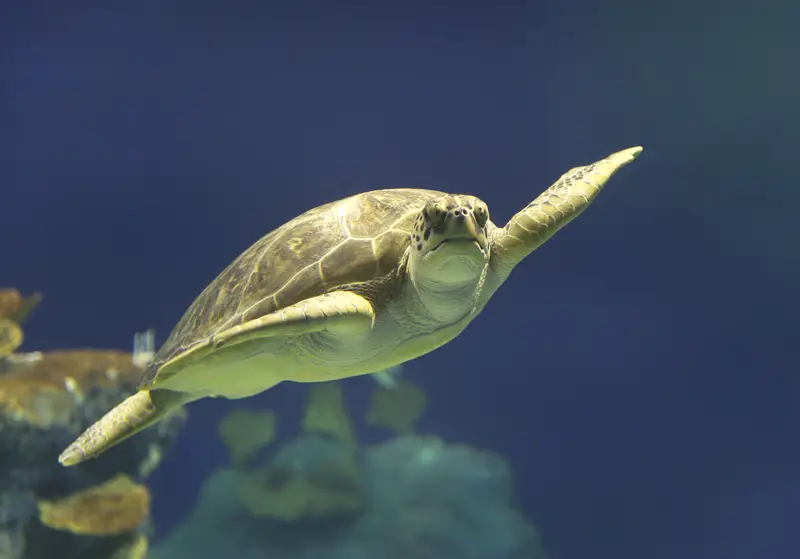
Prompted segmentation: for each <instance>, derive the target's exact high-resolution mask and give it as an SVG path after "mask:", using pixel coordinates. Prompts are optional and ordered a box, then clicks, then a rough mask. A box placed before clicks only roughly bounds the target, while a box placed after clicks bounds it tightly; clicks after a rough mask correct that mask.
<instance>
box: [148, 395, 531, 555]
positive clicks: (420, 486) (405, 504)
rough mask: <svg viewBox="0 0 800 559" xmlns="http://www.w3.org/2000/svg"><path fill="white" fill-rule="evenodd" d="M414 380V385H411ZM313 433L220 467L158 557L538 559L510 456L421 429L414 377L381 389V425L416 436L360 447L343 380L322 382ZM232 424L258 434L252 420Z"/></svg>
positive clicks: (230, 439)
mask: <svg viewBox="0 0 800 559" xmlns="http://www.w3.org/2000/svg"><path fill="white" fill-rule="evenodd" d="M401 386H403V388H401ZM310 388H311V389H310V391H309V398H308V404H307V406H306V408H305V417H304V418H303V420H302V422H301V431H302V432H301V433H300V435H299V436H297V437H295V438H293V439H290V440H289V441H288V442H285V443H283V444H281V445H279V446H278V448H277V449H275V450H274V452H273V454H272V455H271V456H270V457H269V458H268V459H267V460H266V462H265V463H264V464H263V465H262V466H259V467H254V468H249V467H247V466H246V465H243V464H244V461H240V462H239V463H238V464H235V465H234V466H235V467H233V468H226V469H223V470H218V471H216V472H214V473H213V474H212V475H211V476H210V477H209V478H208V479H207V480H206V482H205V485H204V487H203V490H202V493H201V496H200V499H199V502H198V504H197V506H196V508H195V510H194V511H193V513H192V514H191V516H190V517H189V518H188V519H186V520H185V521H184V522H183V524H181V525H180V526H179V527H178V528H177V529H176V530H174V531H173V533H172V534H170V535H169V536H168V537H167V539H166V540H165V541H164V542H163V543H161V544H160V545H157V546H155V548H154V549H153V550H152V552H151V559H190V558H191V559H211V558H214V559H216V558H219V557H237V558H238V559H256V558H263V557H270V558H271V559H377V558H380V559H538V558H541V557H544V555H543V553H542V550H541V546H540V543H539V537H538V535H537V533H536V531H535V529H534V528H533V527H532V526H531V525H530V524H529V523H528V522H527V521H526V520H525V518H524V517H523V516H522V515H521V513H520V512H519V511H517V510H516V509H515V508H514V506H513V493H514V488H513V480H512V474H511V471H510V468H509V466H508V464H507V463H506V462H505V461H504V460H503V459H502V458H501V457H499V456H497V455H495V454H493V453H491V452H486V451H481V450H476V449H473V448H469V447H467V446H464V445H452V444H447V443H445V442H444V441H442V440H441V439H439V438H436V437H425V436H420V435H414V434H413V431H414V428H415V425H416V423H417V421H418V420H419V418H420V417H421V415H422V412H423V410H424V407H425V401H426V398H425V395H424V392H423V391H422V389H420V388H419V387H417V386H416V385H413V384H412V383H410V382H408V381H405V380H404V381H401V382H398V383H397V384H396V385H395V387H394V388H389V387H387V386H380V387H377V388H376V390H375V394H373V398H372V400H371V408H370V412H369V414H370V416H371V418H372V422H373V423H375V424H380V425H384V426H387V427H389V428H390V429H395V430H397V431H398V432H403V433H406V434H407V435H406V436H401V437H399V438H395V439H393V440H390V441H388V442H385V443H382V444H378V445H373V446H358V444H357V441H356V440H355V435H354V430H353V428H352V422H351V420H350V417H349V415H348V413H347V410H346V409H345V407H344V400H343V396H342V392H341V383H327V384H323V385H315V386H312V387H310ZM248 413H249V415H243V414H241V412H233V414H237V415H236V418H235V421H234V420H233V419H229V418H226V419H223V423H225V422H230V423H228V425H233V424H234V423H235V424H236V429H229V430H228V431H227V438H226V439H225V442H226V444H229V445H231V444H233V445H236V444H237V443H236V442H235V440H236V438H237V434H238V435H239V436H241V437H243V438H248V437H249V435H248V434H247V433H248V426H247V424H246V419H247V418H248V417H249V418H251V419H253V420H258V419H257V418H258V415H257V414H254V413H252V412H248Z"/></svg>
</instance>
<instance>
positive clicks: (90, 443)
mask: <svg viewBox="0 0 800 559" xmlns="http://www.w3.org/2000/svg"><path fill="white" fill-rule="evenodd" d="M194 399H195V398H194V397H193V396H191V395H189V394H184V393H182V392H175V391H172V390H163V389H154V390H140V391H139V392H137V393H136V394H134V395H133V396H131V397H129V398H127V399H126V400H124V401H123V402H122V403H121V404H119V405H118V406H116V407H115V408H113V409H112V410H111V411H109V412H108V413H107V414H106V415H104V416H103V417H102V418H101V419H100V420H99V421H97V422H96V423H95V424H94V425H92V426H91V427H89V428H88V429H86V431H84V432H83V433H82V434H81V435H80V436H79V437H78V438H77V439H76V440H75V442H73V443H72V444H71V445H69V446H68V447H67V448H66V450H64V452H62V453H61V456H59V457H58V461H59V462H60V463H61V465H63V466H74V465H76V464H80V463H81V462H83V461H85V460H88V459H89V458H95V457H97V456H99V455H100V454H102V453H103V452H105V451H106V450H108V449H109V448H111V447H112V446H115V445H117V444H119V443H121V442H122V441H124V440H125V439H127V438H128V437H130V436H131V435H134V434H136V433H138V432H139V431H142V430H143V429H146V428H147V427H150V426H151V425H153V424H154V423H157V422H159V421H161V420H162V419H164V418H165V417H167V416H168V415H169V414H170V413H171V412H173V411H175V410H176V409H177V408H179V407H180V406H181V405H183V404H185V403H187V402H190V401H192V400H194Z"/></svg>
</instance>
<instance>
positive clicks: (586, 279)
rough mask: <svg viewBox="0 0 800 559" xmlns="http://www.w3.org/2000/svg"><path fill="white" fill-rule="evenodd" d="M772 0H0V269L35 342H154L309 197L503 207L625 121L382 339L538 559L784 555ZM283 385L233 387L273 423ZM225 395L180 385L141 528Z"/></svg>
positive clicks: (180, 490) (788, 348) (511, 207)
mask: <svg viewBox="0 0 800 559" xmlns="http://www.w3.org/2000/svg"><path fill="white" fill-rule="evenodd" d="M768 4H769V5H768ZM768 4H762V5H761V6H760V7H755V6H754V7H750V6H748V5H747V3H745V2H741V1H738V0H735V1H734V2H733V3H728V4H726V5H725V7H724V9H723V7H722V6H717V5H716V4H714V3H698V2H688V1H687V0H677V1H676V2H671V3H662V4H656V5H653V4H650V3H642V2H637V3H633V2H616V3H605V4H598V3H596V2H588V1H582V0H570V1H565V2H558V3H556V2H537V3H527V4H523V3H516V4H512V3H499V4H488V3H483V4H477V3H474V4H473V3H466V4H465V3H458V4H456V3H452V5H447V3H438V4H437V5H436V6H435V7H431V5H428V4H423V3H402V4H398V5H395V6H388V5H387V6H372V7H370V8H368V9H367V8H364V7H362V8H353V7H345V6H338V7H335V8H334V7H333V4H328V3H323V2H316V3H315V2H305V3H303V2H301V3H292V4H291V7H289V4H286V5H281V4H278V3H256V2H238V3H229V4H225V5H223V4H222V3H212V2H205V1H201V2H193V3H190V2H170V3H155V2H153V3H145V5H144V6H133V5H132V4H129V5H122V4H108V3H101V2H95V3H83V4H81V7H71V6H55V5H52V4H49V3H45V2H26V3H24V5H18V4H17V3H6V4H3V5H2V6H0V50H1V51H2V52H3V53H4V55H3V56H2V57H0V76H2V88H0V148H2V149H0V193H1V195H0V215H2V219H0V238H1V239H3V240H4V241H3V256H2V259H1V260H0V283H1V284H5V285H9V286H15V287H18V288H20V289H22V290H23V291H25V292H31V291H34V290H41V291H42V292H43V293H44V294H45V301H46V302H45V303H44V304H45V305H46V313H45V312H44V311H42V316H41V317H40V319H37V320H35V321H32V322H31V323H30V327H29V328H28V329H27V335H28V337H29V339H35V340H37V341H38V343H37V347H36V349H54V348H73V347H84V346H93V347H119V348H122V349H127V348H128V347H129V342H130V340H131V336H132V335H133V333H134V332H136V331H141V330H143V329H145V328H148V327H153V328H155V329H156V331H157V333H158V341H160V342H161V341H163V340H164V338H165V336H166V335H167V334H168V333H169V331H170V330H171V328H172V327H173V325H174V324H175V322H176V321H177V319H178V318H179V317H180V315H181V313H182V312H183V310H184V309H185V308H186V306H188V305H189V304H190V303H191V301H192V300H193V298H194V297H195V296H196V295H197V294H198V293H199V292H200V291H201V290H202V288H203V287H204V286H205V285H206V284H207V283H208V282H210V281H211V280H212V279H213V278H214V277H215V275H216V274H217V273H218V272H219V271H221V270H222V268H224V266H226V265H227V264H228V263H229V262H230V261H231V260H232V259H233V258H234V257H236V256H237V255H238V254H239V253H240V252H241V251H242V250H244V249H245V248H246V247H247V246H249V244H250V243H251V242H253V241H254V240H256V239H257V238H258V237H260V236H261V235H263V234H264V233H266V232H267V231H269V230H271V229H272V228H273V227H275V226H277V225H279V224H281V223H283V222H285V221H286V220H288V219H290V218H291V217H293V216H294V215H296V214H298V213H300V212H301V211H304V210H305V209H307V208H309V207H311V206H314V205H317V204H320V203H323V202H327V201H329V200H332V199H337V198H340V197H343V196H346V195H349V194H351V193H354V192H358V191H361V190H366V189H372V188H384V187H409V186H410V187H422V188H437V189H442V190H447V191H453V192H469V193H473V194H477V195H480V196H481V197H482V198H484V199H485V200H486V201H487V202H488V203H489V207H490V210H491V212H492V217H493V219H494V220H495V221H497V222H500V223H503V222H504V221H505V220H506V219H507V218H508V217H509V216H510V215H512V214H513V213H514V212H515V211H517V210H518V209H519V208H521V207H523V206H524V205H525V204H527V203H528V202H529V201H530V200H531V199H533V198H534V197H535V196H536V195H537V194H538V193H539V192H540V191H541V190H543V189H544V188H546V187H547V186H548V185H549V184H550V183H551V182H552V181H553V180H555V179H556V178H557V177H558V176H559V175H560V174H561V173H563V172H565V171H566V170H567V169H569V168H571V167H573V166H577V165H582V164H586V163H590V162H592V161H594V160H596V159H599V158H601V157H603V156H605V155H606V154H608V153H610V152H612V151H616V150H617V149H621V148H625V147H628V146H631V145H643V146H644V147H645V152H644V154H643V155H642V156H641V157H640V158H639V159H638V160H637V161H636V162H635V163H634V164H632V165H631V166H629V167H628V168H626V169H625V170H624V171H623V172H621V173H620V174H619V175H618V176H617V177H615V178H613V179H612V181H611V182H610V183H609V185H608V188H607V190H606V191H604V192H603V194H602V196H601V197H600V198H599V199H598V200H597V202H596V203H595V204H594V205H593V206H592V207H591V208H589V210H588V211H587V212H586V213H585V214H584V215H582V216H581V217H580V218H579V219H578V220H576V221H575V222H574V223H572V224H571V225H569V226H568V227H567V228H566V229H565V230H564V231H562V232H561V233H559V234H558V236H556V237H555V238H554V239H553V240H551V241H550V242H548V243H547V244H546V245H545V246H544V247H542V248H541V249H540V250H538V251H537V252H535V253H534V254H533V255H531V256H530V257H529V259H528V260H526V261H525V262H524V264H523V265H521V266H520V267H519V268H518V269H517V270H516V271H515V272H514V274H513V275H512V277H511V278H510V279H509V281H508V282H507V283H506V285H504V286H503V288H502V289H501V290H500V291H499V292H498V294H497V295H496V296H495V298H494V300H493V301H492V302H491V304H490V305H489V306H488V307H487V309H486V310H485V311H484V313H483V315H481V316H480V317H479V318H478V320H476V321H475V323H474V324H472V325H471V326H470V327H469V328H468V329H467V331H466V332H465V333H464V334H463V335H462V336H461V337H460V338H458V339H457V340H455V341H454V342H453V343H451V344H449V345H447V346H445V347H444V348H442V349H440V350H438V351H436V352H434V353H433V354H430V355H428V356H425V357H423V358H421V359H419V360H417V361H415V362H414V363H413V364H410V365H409V368H408V371H409V374H410V375H412V377H413V378H414V380H415V381H417V382H419V383H420V384H421V385H423V386H424V387H425V389H426V390H427V391H428V394H429V401H430V407H429V410H428V413H427V415H426V416H425V418H424V420H423V422H422V426H421V427H422V428H424V430H425V431H427V432H435V433H438V434H441V435H442V436H444V437H446V438H447V439H448V440H452V441H456V442H465V443H469V444H472V445H475V446H478V447H481V448H487V449H491V450H493V451H495V452H497V453H499V454H501V455H504V456H506V457H508V459H509V460H510V461H511V463H512V465H513V467H514V470H515V472H516V478H517V490H518V499H519V501H520V503H521V505H522V507H523V509H524V512H525V513H526V515H527V516H528V517H529V518H530V519H531V520H532V521H533V522H534V523H535V525H536V526H537V528H538V529H539V530H540V532H541V534H542V537H543V541H544V542H545V547H546V548H547V549H548V550H549V552H550V553H551V555H552V556H553V557H554V558H557V559H573V558H575V559H578V558H585V557H593V558H609V559H610V558H614V559H628V558H630V559H634V558H639V557H648V558H650V559H662V558H663V559H671V558H675V557H681V558H683V559H690V558H691V559H694V558H698V559H700V558H702V559H716V558H720V559H721V558H731V557H735V558H739V557H742V558H744V557H756V556H757V557H770V559H784V558H786V559H792V558H796V557H797V556H798V555H800V541H799V540H798V537H797V530H796V519H797V518H798V515H800V474H798V472H800V451H798V448H797V445H796V441H797V439H798V435H799V434H800V411H799V410H800V406H799V405H798V404H799V403H800V401H799V400H800V386H798V383H799V380H800V376H798V375H800V372H799V371H798V369H797V366H796V358H795V354H796V341H795V338H796V336H797V327H796V320H795V317H796V316H797V311H798V308H797V307H798V305H797V291H796V286H797V284H798V280H800V272H799V271H798V266H797V258H796V254H797V249H796V246H797V239H799V238H800V225H798V223H800V222H798V220H797V216H796V206H797V204H798V202H800V190H798V188H797V178H798V177H797V172H796V165H795V162H796V160H797V148H798V145H800V132H798V130H800V118H799V116H800V109H798V104H797V99H798V95H800V72H797V70H796V68H795V66H796V60H797V59H798V58H800V39H798V37H800V35H798V34H797V33H796V30H795V27H796V24H795V23H796V22H797V21H800V19H798V18H800V13H798V9H797V8H796V7H794V5H792V4H789V3H788V2H784V3H781V2H771V3H768ZM45 317H46V318H45ZM345 384H346V387H347V391H348V397H349V398H352V399H353V402H354V405H357V403H358V402H362V403H363V402H364V401H365V399H366V391H367V390H368V389H369V388H371V387H370V385H369V383H368V382H367V381H366V380H364V379H354V380H352V381H347V382H346V383H345ZM303 390H304V388H303V387H299V386H294V385H282V386H280V387H278V388H276V389H275V390H273V391H270V392H267V393H265V394H262V395H260V396H258V397H257V398H254V399H253V400H252V401H248V402H247V403H246V405H248V406H253V407H255V408H258V407H269V408H272V409H275V410H277V411H278V412H279V413H280V415H281V417H282V420H283V421H286V422H287V423H291V421H296V420H297V419H298V418H299V417H300V407H301V406H302V403H303V398H304V392H303ZM229 409H230V404H226V403H224V402H220V401H204V402H199V403H197V404H195V405H192V406H191V408H190V412H191V420H190V423H189V426H188V427H187V429H186V430H185V431H184V433H183V435H182V437H181V439H180V441H179V443H178V445H177V447H176V448H175V450H174V452H172V453H171V454H170V455H169V456H168V457H167V459H166V460H165V462H164V464H163V465H162V467H161V468H160V469H159V470H158V471H157V473H156V474H155V475H154V477H153V478H152V480H151V487H152V489H153V492H154V495H155V501H154V506H155V510H154V518H155V522H156V526H157V530H158V533H159V535H164V534H167V533H168V532H169V531H170V530H171V529H172V528H173V527H174V526H176V525H177V524H178V523H179V522H180V521H181V520H182V519H183V518H185V516H186V515H187V514H188V512H189V511H190V510H191V508H192V506H193V504H194V501H195V499H196V496H197V492H198V491H199V488H200V484H201V482H202V480H203V479H204V478H205V477H206V476H207V475H208V474H209V473H210V472H211V471H212V470H214V469H216V468H218V467H221V466H222V465H224V464H225V461H226V458H225V453H224V448H223V447H222V445H221V443H219V442H217V441H216V440H215V438H214V437H212V436H211V434H213V433H214V432H215V429H216V422H217V421H218V419H219V418H220V417H221V416H222V415H223V414H224V413H225V412H226V411H227V410H229ZM292 418H294V419H292ZM362 436H363V439H364V440H365V441H372V440H377V439H378V438H379V435H378V434H376V433H372V432H364V433H363V435H362Z"/></svg>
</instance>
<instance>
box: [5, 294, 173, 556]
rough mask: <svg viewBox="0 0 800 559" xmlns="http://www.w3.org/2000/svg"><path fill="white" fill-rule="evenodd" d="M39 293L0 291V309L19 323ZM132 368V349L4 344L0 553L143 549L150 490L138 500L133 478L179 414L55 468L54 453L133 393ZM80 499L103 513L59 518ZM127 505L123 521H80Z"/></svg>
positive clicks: (137, 552)
mask: <svg viewBox="0 0 800 559" xmlns="http://www.w3.org/2000/svg"><path fill="white" fill-rule="evenodd" d="M9 293H10V295H9ZM38 301H39V297H38V296H36V297H33V298H28V299H23V298H21V297H20V296H19V293H18V292H16V291H15V290H0V313H5V314H3V315H2V316H3V318H6V319H8V318H9V317H10V319H12V320H14V321H15V323H16V324H21V323H22V320H23V319H24V318H25V316H27V314H28V313H29V312H30V310H31V309H32V308H33V306H34V305H35V304H36V303H38ZM14 349H16V347H15V348H14ZM141 375H142V369H141V367H140V366H137V365H136V364H134V356H133V355H132V354H131V353H124V352H120V351H112V350H92V349H86V350H74V351H54V352H29V353H13V350H12V352H11V353H10V354H7V355H2V356H0V557H2V558H3V559H39V558H42V559H45V558H47V559H50V558H52V557H55V556H58V557H60V558H61V559H67V558H70V557H75V558H80V559H95V558H96V559H107V558H109V557H112V556H114V557H115V558H116V559H129V558H131V559H132V558H136V557H144V554H145V553H146V549H147V543H146V540H145V543H144V544H142V543H141V537H142V536H145V535H146V533H147V530H148V522H149V521H148V517H149V506H150V505H149V493H148V494H147V497H146V499H145V497H144V493H143V491H146V488H143V487H142V486H141V485H138V484H137V483H134V480H135V481H141V480H143V479H144V478H146V477H147V476H148V475H149V474H150V473H151V472H152V471H153V469H154V468H155V467H157V465H158V463H159V462H160V460H161V456H163V454H164V452H166V450H167V449H168V448H169V447H170V446H171V445H172V443H173V441H174V439H175V437H176V436H177V434H178V432H179V430H180V428H181V427H182V425H183V423H184V422H185V416H184V415H182V414H175V415H174V416H173V417H171V418H170V419H169V420H167V421H166V422H165V423H164V424H163V425H159V426H158V427H156V428H153V429H150V430H148V432H147V433H144V434H143V436H142V437H136V438H133V439H131V440H130V441H127V442H126V443H125V444H123V445H120V446H119V448H118V449H115V451H114V452H109V453H108V455H107V456H103V457H101V458H99V459H98V460H94V461H92V462H89V463H87V464H85V465H84V466H82V467H80V468H69V469H67V468H63V467H61V466H60V465H59V463H58V460H57V457H58V453H59V451H60V450H61V449H62V448H63V447H64V446H65V445H66V444H67V443H69V442H70V441H71V440H72V439H74V437H75V435H76V434H77V433H79V432H80V431H82V430H83V429H84V428H86V427H87V426H88V425H90V424H91V423H93V422H94V421H96V420H97V419H98V418H99V417H100V416H101V415H102V414H103V413H105V412H106V411H107V410H108V409H110V408H111V407H112V406H114V405H116V404H117V403H119V402H120V401H121V400H122V399H124V398H125V397H127V396H129V395H130V394H132V393H133V391H134V390H135V388H136V385H137V383H138V381H139V379H140V378H141ZM120 474H124V476H125V477H124V478H120V477H117V476H119V475H120ZM124 479H127V480H128V481H127V482H125V481H124ZM120 480H123V481H120ZM126 484H127V485H126ZM104 492H105V493H104ZM126 492H127V493H126ZM103 495H104V496H103ZM86 499H92V501H91V503H94V504H93V505H92V506H99V505H102V506H103V507H106V508H105V509H103V510H105V518H101V517H100V516H97V517H94V518H93V519H92V518H90V517H89V516H87V514H86V512H85V510H84V511H83V512H81V513H80V515H77V516H76V515H73V517H72V520H65V519H66V518H69V514H67V513H68V511H69V510H70V509H69V506H77V505H76V503H80V502H83V503H86V502H87V501H86ZM67 505H69V506H67ZM114 507H117V508H116V509H115V508H114ZM120 507H122V508H120ZM126 507H130V510H126V511H125V514H127V515H129V516H128V517H127V519H128V524H127V525H125V526H124V529H122V528H119V527H118V528H113V527H112V526H110V525H109V526H106V527H105V528H103V527H102V526H100V525H96V526H94V528H91V529H90V528H87V525H86V523H87V522H96V521H106V522H111V521H112V520H113V518H112V514H111V511H112V510H116V512H115V513H114V515H113V516H114V517H116V518H117V519H119V518H121V517H122V516H125V515H123V514H122V509H125V508H126ZM65 514H66V515H67V516H64V515H65ZM101 516H102V515H101ZM134 521H136V522H134ZM81 522H82V523H84V524H83V525H82V526H81V525H80V523H81ZM123 524H124V523H123ZM119 526H122V525H119ZM120 530H122V531H121V532H120Z"/></svg>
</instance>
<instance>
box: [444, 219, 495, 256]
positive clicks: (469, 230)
mask: <svg viewBox="0 0 800 559" xmlns="http://www.w3.org/2000/svg"><path fill="white" fill-rule="evenodd" d="M439 234H440V235H441V236H442V240H441V241H440V242H439V243H438V244H437V245H436V246H435V247H433V249H431V251H430V252H436V250H438V249H439V248H441V247H442V246H443V245H445V244H446V245H449V246H451V247H453V246H455V245H463V246H464V247H465V248H468V247H469V246H471V245H474V246H475V247H477V248H479V249H480V251H481V252H482V253H484V255H485V254H486V250H487V246H488V240H487V238H486V231H485V230H484V228H483V227H481V226H480V225H478V222H477V221H476V220H475V216H473V215H471V214H470V213H466V212H465V213H462V214H459V215H457V216H449V217H448V218H447V219H446V220H445V222H444V223H443V224H442V225H441V226H440V227H439ZM473 250H474V249H473Z"/></svg>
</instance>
